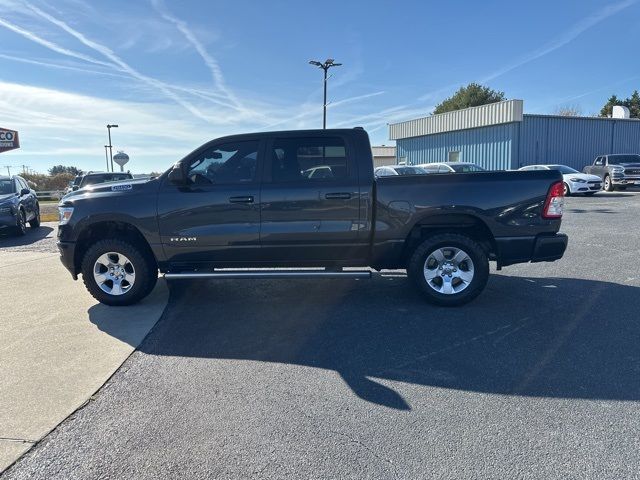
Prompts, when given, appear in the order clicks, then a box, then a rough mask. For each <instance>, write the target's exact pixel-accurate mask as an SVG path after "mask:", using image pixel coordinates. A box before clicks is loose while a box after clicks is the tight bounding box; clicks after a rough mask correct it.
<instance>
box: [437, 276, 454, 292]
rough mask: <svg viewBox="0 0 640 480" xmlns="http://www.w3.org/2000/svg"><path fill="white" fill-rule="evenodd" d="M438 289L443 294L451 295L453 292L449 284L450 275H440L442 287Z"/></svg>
mask: <svg viewBox="0 0 640 480" xmlns="http://www.w3.org/2000/svg"><path fill="white" fill-rule="evenodd" d="M440 291H441V292H442V293H444V294H445V295H451V294H452V293H454V292H453V285H452V284H451V277H448V276H446V275H445V276H444V277H442V287H441V288H440Z"/></svg>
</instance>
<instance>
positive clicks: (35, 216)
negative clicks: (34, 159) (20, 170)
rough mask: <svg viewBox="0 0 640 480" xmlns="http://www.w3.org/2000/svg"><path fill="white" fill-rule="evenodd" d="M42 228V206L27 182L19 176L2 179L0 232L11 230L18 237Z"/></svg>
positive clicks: (0, 179)
mask: <svg viewBox="0 0 640 480" xmlns="http://www.w3.org/2000/svg"><path fill="white" fill-rule="evenodd" d="M27 223H29V225H31V228H38V227H39V226H40V205H39V204H38V198H37V197H36V193H35V192H34V191H33V190H31V189H30V188H29V185H28V184H27V181H26V180H25V179H24V178H22V177H18V176H13V177H0V230H4V229H6V228H11V229H13V230H14V231H15V232H17V233H18V235H24V234H25V233H27Z"/></svg>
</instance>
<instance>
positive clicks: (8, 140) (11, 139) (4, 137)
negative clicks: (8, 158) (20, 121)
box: [0, 127, 20, 153]
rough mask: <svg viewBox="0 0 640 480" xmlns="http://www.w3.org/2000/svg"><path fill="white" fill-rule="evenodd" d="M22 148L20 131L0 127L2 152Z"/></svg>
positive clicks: (0, 147)
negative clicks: (19, 136)
mask: <svg viewBox="0 0 640 480" xmlns="http://www.w3.org/2000/svg"><path fill="white" fill-rule="evenodd" d="M16 148H20V140H19V139H18V132H16V131H15V130H8V129H6V128H2V127H0V153H2V152H6V151H9V150H15V149H16Z"/></svg>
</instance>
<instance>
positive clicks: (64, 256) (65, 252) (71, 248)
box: [57, 242, 78, 280]
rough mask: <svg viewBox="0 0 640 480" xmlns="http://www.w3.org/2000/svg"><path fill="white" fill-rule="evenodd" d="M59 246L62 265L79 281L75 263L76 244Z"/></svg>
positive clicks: (66, 243) (60, 244)
mask: <svg viewBox="0 0 640 480" xmlns="http://www.w3.org/2000/svg"><path fill="white" fill-rule="evenodd" d="M57 245H58V251H59V252H60V261H61V262H62V265H64V267H65V268H66V269H67V270H69V272H70V273H71V276H72V277H73V279H74V280H77V279H78V272H76V263H75V251H76V242H58V243H57Z"/></svg>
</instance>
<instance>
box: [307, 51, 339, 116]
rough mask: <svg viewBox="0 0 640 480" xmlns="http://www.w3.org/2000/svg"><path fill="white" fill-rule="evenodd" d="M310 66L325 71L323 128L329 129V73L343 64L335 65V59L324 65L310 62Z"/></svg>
mask: <svg viewBox="0 0 640 480" xmlns="http://www.w3.org/2000/svg"><path fill="white" fill-rule="evenodd" d="M309 64H310V65H314V66H316V67H318V68H321V69H322V70H323V71H324V81H323V90H324V101H323V102H322V128H323V129H326V128H327V79H328V77H327V72H328V71H329V69H330V68H331V67H339V66H341V65H342V64H341V63H334V60H333V58H327V59H326V60H325V61H324V63H322V62H318V61H317V60H311V61H309Z"/></svg>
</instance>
